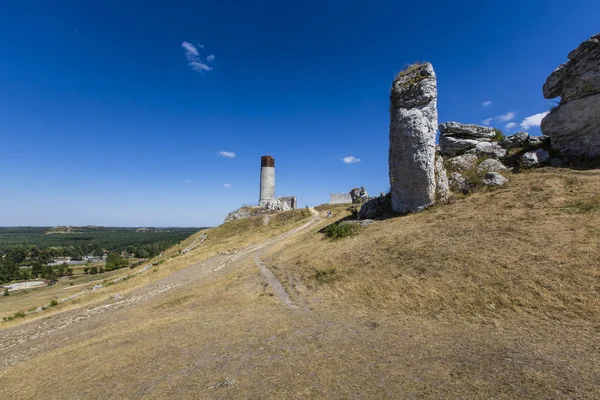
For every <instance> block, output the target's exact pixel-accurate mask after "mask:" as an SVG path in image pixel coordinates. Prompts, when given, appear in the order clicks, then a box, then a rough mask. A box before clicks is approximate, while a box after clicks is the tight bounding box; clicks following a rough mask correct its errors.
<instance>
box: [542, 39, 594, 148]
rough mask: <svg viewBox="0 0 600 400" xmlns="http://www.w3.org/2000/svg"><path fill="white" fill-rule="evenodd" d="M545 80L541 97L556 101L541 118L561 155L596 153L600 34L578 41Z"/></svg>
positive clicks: (544, 128) (545, 130)
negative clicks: (555, 104) (557, 99)
mask: <svg viewBox="0 0 600 400" xmlns="http://www.w3.org/2000/svg"><path fill="white" fill-rule="evenodd" d="M568 58H569V61H567V62H566V63H565V64H563V65H561V66H559V67H558V68H557V69H556V70H555V71H554V72H552V74H550V76H549V77H548V79H547V80H546V83H545V84H544V87H543V94H544V97H546V98H547V99H551V98H554V97H558V96H560V104H559V105H558V107H556V108H554V109H553V110H552V111H551V112H550V113H549V114H548V115H546V116H545V117H544V119H543V120H542V124H541V128H542V132H544V134H545V135H548V136H549V137H550V138H551V142H552V148H553V149H554V150H555V151H557V152H559V153H560V154H561V155H562V156H569V157H587V158H597V157H600V34H596V35H594V36H592V37H591V38H589V39H588V40H586V41H585V42H583V43H581V44H580V45H579V47H577V48H576V49H575V50H573V51H572V52H571V53H569V55H568Z"/></svg>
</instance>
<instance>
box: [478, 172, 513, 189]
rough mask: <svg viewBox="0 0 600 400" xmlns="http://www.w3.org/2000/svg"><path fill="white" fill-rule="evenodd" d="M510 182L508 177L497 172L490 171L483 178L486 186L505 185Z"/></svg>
mask: <svg viewBox="0 0 600 400" xmlns="http://www.w3.org/2000/svg"><path fill="white" fill-rule="evenodd" d="M507 183H508V179H506V178H505V177H503V176H502V175H500V174H499V173H497V172H488V173H487V174H485V177H484V178H483V184H484V185H486V186H504V185H505V184H507Z"/></svg>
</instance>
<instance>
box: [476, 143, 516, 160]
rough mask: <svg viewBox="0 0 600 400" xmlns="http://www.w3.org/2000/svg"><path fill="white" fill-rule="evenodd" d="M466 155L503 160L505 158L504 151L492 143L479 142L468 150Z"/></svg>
mask: <svg viewBox="0 0 600 400" xmlns="http://www.w3.org/2000/svg"><path fill="white" fill-rule="evenodd" d="M467 153H469V154H475V155H476V156H477V157H484V156H487V157H490V158H503V157H504V156H506V153H507V151H506V149H504V148H502V147H500V145H499V144H498V143H493V142H479V143H477V145H476V146H475V147H474V148H473V149H471V150H469V151H468V152H467Z"/></svg>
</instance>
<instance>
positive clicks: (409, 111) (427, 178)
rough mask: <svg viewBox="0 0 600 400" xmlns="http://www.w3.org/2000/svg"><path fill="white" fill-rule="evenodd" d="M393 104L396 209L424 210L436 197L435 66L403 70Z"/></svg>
mask: <svg viewBox="0 0 600 400" xmlns="http://www.w3.org/2000/svg"><path fill="white" fill-rule="evenodd" d="M390 102H391V104H390V152H389V176H390V193H391V205H392V209H393V210H394V211H395V212H399V213H409V212H416V211H420V210H423V209H425V208H427V207H429V206H431V205H432V204H433V203H434V202H435V197H436V180H435V137H436V133H437V118H438V114H437V82H436V77H435V72H434V71H433V67H432V66H431V64H429V63H423V64H414V65H411V66H410V67H408V68H407V69H406V70H403V71H401V72H400V73H399V74H398V75H397V76H396V78H395V79H394V82H393V84H392V89H391V95H390ZM361 210H362V209H361Z"/></svg>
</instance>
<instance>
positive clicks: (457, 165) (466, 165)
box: [447, 154, 477, 171]
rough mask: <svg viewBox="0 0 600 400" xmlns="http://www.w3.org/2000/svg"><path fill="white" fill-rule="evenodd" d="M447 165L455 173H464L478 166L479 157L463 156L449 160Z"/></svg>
mask: <svg viewBox="0 0 600 400" xmlns="http://www.w3.org/2000/svg"><path fill="white" fill-rule="evenodd" d="M447 163H448V167H449V168H450V169H451V170H453V171H464V170H466V169H471V168H474V167H475V166H476V165H477V156H476V155H475V154H463V155H462V156H456V157H452V158H449V159H448V160H447Z"/></svg>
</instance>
